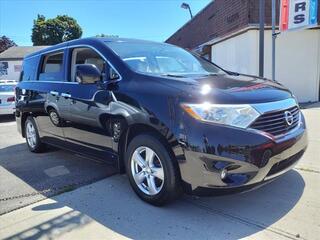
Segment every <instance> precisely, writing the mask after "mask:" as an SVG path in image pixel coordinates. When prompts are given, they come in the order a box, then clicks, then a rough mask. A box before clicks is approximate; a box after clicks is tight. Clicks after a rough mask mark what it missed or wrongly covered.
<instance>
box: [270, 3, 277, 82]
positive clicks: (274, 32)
mask: <svg viewBox="0 0 320 240" xmlns="http://www.w3.org/2000/svg"><path fill="white" fill-rule="evenodd" d="M271 15H272V16H271V17H272V81H275V80H276V38H277V33H276V0H272V14H271Z"/></svg>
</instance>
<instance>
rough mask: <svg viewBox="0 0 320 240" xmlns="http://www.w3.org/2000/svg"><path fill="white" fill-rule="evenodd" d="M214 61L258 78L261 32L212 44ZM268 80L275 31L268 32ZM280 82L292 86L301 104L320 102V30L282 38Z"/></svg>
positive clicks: (278, 49) (278, 58)
mask: <svg viewBox="0 0 320 240" xmlns="http://www.w3.org/2000/svg"><path fill="white" fill-rule="evenodd" d="M212 60H213V62H215V63H217V64H218V65H220V66H222V67H223V68H226V69H228V70H231V71H236V72H240V73H246V74H253V75H258V73H259V31H258V30H248V31H247V32H245V33H242V34H240V35H237V36H235V37H232V38H229V39H227V40H224V41H222V42H219V43H217V44H214V45H212ZM264 73H265V77H267V78H271V75H272V72H271V30H266V31H265V67H264ZM276 80H277V81H279V82H280V83H282V84H284V85H285V86H286V87H288V88H289V89H290V90H291V91H292V92H293V93H294V94H295V95H296V97H297V98H298V100H299V101H300V102H309V101H318V100H319V82H320V30H319V29H315V30H301V31H295V32H286V33H281V34H280V35H278V38H277V40H276Z"/></svg>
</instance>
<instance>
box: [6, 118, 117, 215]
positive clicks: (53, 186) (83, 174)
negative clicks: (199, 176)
mask: <svg viewBox="0 0 320 240" xmlns="http://www.w3.org/2000/svg"><path fill="white" fill-rule="evenodd" d="M115 172H116V171H115V169H113V168H112V167H111V166H110V165H108V164H107V162H104V161H98V160H95V159H90V158H87V157H84V156H80V155H75V154H73V153H70V152H67V151H62V150H58V149H54V148H50V149H48V151H47V152H46V153H41V154H34V153H31V152H29V150H28V148H27V145H26V144H25V139H24V138H22V137H21V135H20V134H19V133H18V132H17V128H16V124H15V121H14V118H13V117H8V116H5V117H3V116H2V117H1V116H0V183H1V184H0V215H1V214H4V213H7V212H9V211H12V210H14V209H17V208H20V207H23V206H26V205H28V204H30V203H33V202H36V201H39V200H41V199H44V198H46V197H49V196H54V195H56V194H59V193H61V192H65V191H70V190H73V189H75V188H77V187H80V186H83V185H86V184H89V183H92V182H95V181H97V180H100V179H103V178H105V177H107V176H110V175H112V174H114V173H115Z"/></svg>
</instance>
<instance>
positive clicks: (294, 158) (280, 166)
mask: <svg viewBox="0 0 320 240" xmlns="http://www.w3.org/2000/svg"><path fill="white" fill-rule="evenodd" d="M303 153H304V150H301V151H300V152H298V153H296V154H295V155H293V156H291V157H289V158H287V159H285V160H282V161H280V162H278V163H276V164H274V165H273V166H272V168H271V169H270V171H269V172H268V174H267V176H270V175H273V174H276V173H278V172H280V171H282V170H284V169H286V168H288V167H290V166H291V165H293V164H294V163H296V162H297V161H298V160H299V159H300V158H301V157H302V155H303Z"/></svg>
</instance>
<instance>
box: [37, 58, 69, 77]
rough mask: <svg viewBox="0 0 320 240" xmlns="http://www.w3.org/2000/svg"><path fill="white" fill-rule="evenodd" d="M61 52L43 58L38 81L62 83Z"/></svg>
mask: <svg viewBox="0 0 320 240" xmlns="http://www.w3.org/2000/svg"><path fill="white" fill-rule="evenodd" d="M63 56H64V54H63V52H58V53H52V54H48V55H45V56H43V62H42V66H41V71H40V75H39V79H40V80H42V81H63Z"/></svg>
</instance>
